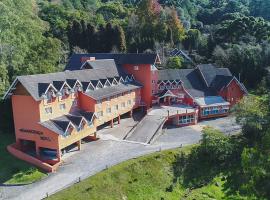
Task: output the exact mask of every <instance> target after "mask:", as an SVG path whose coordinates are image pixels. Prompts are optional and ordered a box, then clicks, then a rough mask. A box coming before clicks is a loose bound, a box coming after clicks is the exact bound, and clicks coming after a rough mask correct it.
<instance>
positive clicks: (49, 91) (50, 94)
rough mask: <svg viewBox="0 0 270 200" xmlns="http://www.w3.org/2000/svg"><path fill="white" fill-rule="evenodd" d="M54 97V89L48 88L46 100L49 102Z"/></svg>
mask: <svg viewBox="0 0 270 200" xmlns="http://www.w3.org/2000/svg"><path fill="white" fill-rule="evenodd" d="M55 97H56V93H55V90H54V89H53V88H51V89H49V90H48V92H47V102H48V103H50V102H52V101H53V100H54V98H55Z"/></svg>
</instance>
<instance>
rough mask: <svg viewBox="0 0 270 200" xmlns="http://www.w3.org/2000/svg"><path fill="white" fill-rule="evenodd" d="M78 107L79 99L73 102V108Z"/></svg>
mask: <svg viewBox="0 0 270 200" xmlns="http://www.w3.org/2000/svg"><path fill="white" fill-rule="evenodd" d="M77 105H78V101H77V99H75V100H74V101H72V106H73V107H76V106H77Z"/></svg>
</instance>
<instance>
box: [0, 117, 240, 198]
mask: <svg viewBox="0 0 270 200" xmlns="http://www.w3.org/2000/svg"><path fill="white" fill-rule="evenodd" d="M130 120H132V119H130ZM130 120H123V121H121V123H122V124H123V125H125V124H126V129H125V130H121V131H128V130H129V129H130V128H131V126H130V123H131V125H132V124H133V123H132V122H130ZM232 124H234V119H233V118H229V117H228V118H221V119H217V120H211V121H206V122H203V123H201V124H200V125H195V126H191V127H185V128H176V129H170V128H168V129H164V130H163V134H162V135H161V136H160V137H159V138H158V139H157V140H156V141H155V142H154V143H153V144H152V145H143V144H138V143H130V142H126V141H122V140H120V139H119V138H117V137H114V136H113V135H110V133H113V134H115V135H118V133H119V132H118V131H117V127H116V128H114V129H113V131H111V130H112V129H104V130H102V132H103V135H106V136H107V138H106V137H105V139H103V140H99V141H96V142H91V143H87V144H83V145H82V150H81V151H80V152H72V153H70V154H69V156H66V157H65V160H64V163H63V164H62V165H61V166H60V168H59V170H58V171H57V172H56V173H51V174H50V175H49V176H48V177H47V178H46V179H44V180H41V181H39V182H36V183H33V184H30V185H25V186H10V187H8V186H0V199H23V200H33V199H35V200H37V199H42V198H44V197H46V195H47V194H48V195H51V194H53V193H55V192H57V191H60V190H62V189H64V188H66V187H68V186H70V185H72V184H74V183H75V182H77V181H78V180H79V178H80V180H82V179H85V178H87V177H89V176H92V175H94V174H96V173H98V172H100V171H102V170H104V169H106V168H107V167H110V166H112V165H116V164H118V163H121V162H123V161H125V160H129V159H132V158H136V157H139V156H142V155H145V154H149V153H153V152H156V151H159V150H165V149H172V148H176V147H179V146H182V145H183V146H185V145H190V144H194V143H197V142H199V140H200V138H201V131H200V130H201V128H202V126H205V125H212V126H214V127H216V128H220V129H223V130H226V131H227V132H226V134H229V133H233V132H230V131H228V130H229V127H232V126H234V125H232ZM123 127H124V126H123ZM233 130H235V129H233ZM114 138H116V140H114Z"/></svg>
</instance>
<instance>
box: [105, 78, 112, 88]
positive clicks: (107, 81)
mask: <svg viewBox="0 0 270 200" xmlns="http://www.w3.org/2000/svg"><path fill="white" fill-rule="evenodd" d="M106 83H109V85H106ZM111 85H112V84H111V83H110V81H109V80H108V79H107V80H106V81H105V83H104V85H103V87H110V86H111Z"/></svg>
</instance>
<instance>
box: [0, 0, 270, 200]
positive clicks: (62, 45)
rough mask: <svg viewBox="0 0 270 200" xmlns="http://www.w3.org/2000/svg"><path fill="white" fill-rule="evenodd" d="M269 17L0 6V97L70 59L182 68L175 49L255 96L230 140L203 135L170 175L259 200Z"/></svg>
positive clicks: (238, 8)
mask: <svg viewBox="0 0 270 200" xmlns="http://www.w3.org/2000/svg"><path fill="white" fill-rule="evenodd" d="M269 9H270V1H268V0H114V1H112V0H111V1H110V0H50V1H47V0H31V1H29V0H1V1H0V11H1V15H0V83H1V84H0V95H3V93H4V91H5V90H6V89H7V88H8V87H9V86H10V84H11V83H12V81H13V80H14V79H15V77H16V76H18V75H24V74H36V73H47V72H54V71H60V70H62V69H63V66H64V65H65V63H66V62H67V58H68V57H69V56H70V55H71V54H72V53H73V52H158V53H160V55H161V56H162V58H161V59H162V60H163V61H165V63H164V64H163V65H162V66H161V67H168V68H184V67H190V66H188V65H186V64H185V62H184V61H183V59H182V58H179V57H169V52H170V51H171V50H172V49H173V48H176V47H177V48H181V49H183V50H186V52H187V53H188V54H189V56H190V57H191V58H193V60H194V63H210V62H212V63H216V64H217V65H218V66H220V67H228V68H229V69H230V70H231V71H232V73H233V75H235V76H237V77H239V79H240V81H241V82H243V83H244V84H245V85H246V86H247V88H248V89H249V90H250V91H252V93H254V94H256V95H260V97H254V96H251V97H250V98H247V99H245V100H243V102H242V103H241V104H239V106H238V107H237V108H236V113H237V119H238V121H239V123H241V124H242V125H243V133H242V135H241V136H240V137H239V138H237V137H236V138H227V137H225V136H222V135H221V134H219V133H216V131H213V130H210V129H208V130H206V131H205V135H204V138H203V140H202V145H201V146H200V147H198V148H195V150H193V151H194V152H193V153H192V154H191V156H190V157H189V158H185V159H183V160H184V161H183V160H182V161H183V162H185V163H184V165H183V166H189V167H187V168H183V169H178V170H184V171H185V172H186V173H185V175H186V176H187V177H188V179H187V180H191V181H190V182H185V184H187V185H191V186H194V187H198V186H199V185H200V184H205V183H206V182H208V181H210V180H211V179H212V178H213V177H214V176H215V175H216V174H218V173H224V176H225V177H226V179H227V182H228V185H230V186H228V190H230V191H233V192H236V193H237V192H240V193H243V194H245V195H247V196H249V197H250V198H253V197H254V198H256V197H262V198H264V197H266V198H267V197H269V196H270V194H269V191H270V185H269V184H270V183H269V178H270V177H269V176H270V175H269V174H270V167H269V166H270V163H269V156H270V155H269V150H270V149H269V146H270V142H269V141H270V134H269V133H270V132H269V127H270V124H269V121H270V120H269V117H270V114H269V96H268V93H269V88H270V77H269V69H270V68H269V67H270V22H269V20H270V12H269ZM168 57H169V58H168ZM8 109H10V106H9V102H5V103H2V102H1V103H0V113H1V114H0V121H1V122H3V121H4V123H1V127H0V129H1V130H2V132H8V131H10V130H11V129H12V125H10V123H9V121H12V120H9V119H10V117H11V116H10V115H9V114H8V113H11V111H10V110H8ZM182 161H181V162H182ZM179 162H180V161H179ZM200 162H203V163H204V166H207V168H205V169H204V168H198V166H200ZM194 163H195V164H197V165H195V164H194ZM203 170H205V171H203ZM176 171H177V170H176ZM200 172H202V173H201V174H200ZM203 172H204V173H203ZM207 172H209V173H207ZM205 174H208V175H207V177H203V175H205ZM201 175H202V176H201ZM235 177H237V178H238V179H237V180H236V179H235ZM183 180H185V179H183Z"/></svg>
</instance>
